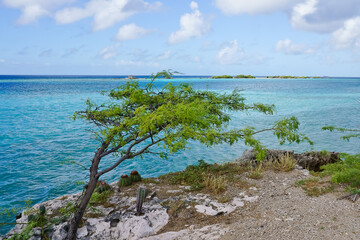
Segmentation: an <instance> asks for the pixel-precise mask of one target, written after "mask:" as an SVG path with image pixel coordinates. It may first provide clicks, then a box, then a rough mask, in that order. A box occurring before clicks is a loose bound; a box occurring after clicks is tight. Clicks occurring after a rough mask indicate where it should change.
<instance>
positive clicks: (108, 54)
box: [98, 45, 119, 60]
mask: <svg viewBox="0 0 360 240" xmlns="http://www.w3.org/2000/svg"><path fill="white" fill-rule="evenodd" d="M118 47H119V45H113V46H108V47H105V48H103V49H102V50H100V51H99V53H98V55H99V56H100V57H101V58H102V59H105V60H106V59H110V58H114V57H116V55H117V48H118Z"/></svg>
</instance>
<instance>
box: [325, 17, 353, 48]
mask: <svg viewBox="0 0 360 240" xmlns="http://www.w3.org/2000/svg"><path fill="white" fill-rule="evenodd" d="M332 43H333V44H334V46H335V47H336V48H337V49H345V48H350V47H360V17H355V18H352V19H349V20H347V21H346V22H345V23H344V26H343V27H342V28H340V29H338V30H337V31H335V32H334V33H333V34H332Z"/></svg>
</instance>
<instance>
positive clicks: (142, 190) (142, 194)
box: [136, 187, 149, 215]
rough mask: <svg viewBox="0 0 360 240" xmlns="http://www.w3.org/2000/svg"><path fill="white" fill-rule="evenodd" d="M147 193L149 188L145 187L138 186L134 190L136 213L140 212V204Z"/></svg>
mask: <svg viewBox="0 0 360 240" xmlns="http://www.w3.org/2000/svg"><path fill="white" fill-rule="evenodd" d="M148 194H149V190H148V189H146V188H142V187H139V188H138V189H137V191H136V214H138V215H140V214H141V213H142V206H143V203H144V201H145V198H146V196H147V195H148Z"/></svg>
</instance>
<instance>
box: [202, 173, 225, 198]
mask: <svg viewBox="0 0 360 240" xmlns="http://www.w3.org/2000/svg"><path fill="white" fill-rule="evenodd" d="M226 184H227V180H226V179H225V177H223V176H207V177H205V180H204V185H205V188H207V189H208V190H209V191H211V192H213V193H215V194H219V193H222V192H224V191H225V190H226Z"/></svg>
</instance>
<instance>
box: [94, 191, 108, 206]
mask: <svg viewBox="0 0 360 240" xmlns="http://www.w3.org/2000/svg"><path fill="white" fill-rule="evenodd" d="M110 193H111V192H110V190H105V191H103V192H101V193H99V192H98V191H96V192H94V193H93V194H92V195H91V198H90V204H91V205H96V204H103V203H106V201H107V200H108V199H109V196H110Z"/></svg>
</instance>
